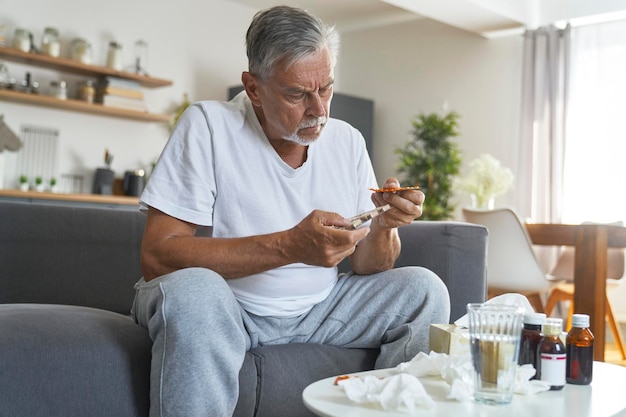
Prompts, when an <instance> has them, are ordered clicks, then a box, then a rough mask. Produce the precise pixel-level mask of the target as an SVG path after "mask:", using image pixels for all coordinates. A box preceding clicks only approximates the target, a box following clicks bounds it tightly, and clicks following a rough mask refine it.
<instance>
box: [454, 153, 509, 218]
mask: <svg viewBox="0 0 626 417" xmlns="http://www.w3.org/2000/svg"><path fill="white" fill-rule="evenodd" d="M469 168H470V172H469V174H468V175H467V176H465V177H460V178H459V179H458V180H457V181H456V184H455V185H456V188H457V189H459V190H461V191H465V192H467V193H469V194H473V195H474V196H475V197H476V201H477V203H478V205H479V207H480V206H482V205H483V204H484V203H485V202H486V201H488V200H489V199H490V198H492V197H495V196H498V195H500V194H503V193H505V192H507V191H508V190H509V189H510V188H511V186H512V185H513V179H514V176H513V172H512V171H511V170H510V169H509V168H506V167H503V166H502V165H501V164H500V161H498V160H497V159H496V158H494V157H493V156H491V155H489V154H482V155H480V156H479V157H478V158H476V159H474V160H472V161H471V162H470V163H469Z"/></svg>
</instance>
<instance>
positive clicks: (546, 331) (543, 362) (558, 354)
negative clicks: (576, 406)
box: [537, 318, 567, 391]
mask: <svg viewBox="0 0 626 417" xmlns="http://www.w3.org/2000/svg"><path fill="white" fill-rule="evenodd" d="M562 328H563V320H562V319H558V318H547V319H546V321H545V322H544V324H543V326H542V332H543V336H542V338H541V342H539V347H538V348H537V355H538V356H539V359H538V360H537V364H538V367H537V379H539V380H541V381H546V382H547V383H549V384H550V390H552V391H558V390H562V389H563V387H564V386H565V367H566V357H567V355H566V352H565V346H564V345H563V342H562V341H561V338H560V337H559V336H560V334H561V330H562Z"/></svg>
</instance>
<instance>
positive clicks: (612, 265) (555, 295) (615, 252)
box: [546, 222, 626, 360]
mask: <svg viewBox="0 0 626 417" xmlns="http://www.w3.org/2000/svg"><path fill="white" fill-rule="evenodd" d="M585 223H589V222H585ZM583 224H584V223H583ZM609 225H611V226H624V223H623V222H615V223H609ZM574 253H575V252H574V248H571V247H567V246H566V247H564V248H563V249H562V252H561V254H560V255H559V258H558V260H557V263H556V265H555V266H554V268H553V269H552V271H551V272H550V275H551V276H552V277H553V278H554V279H559V280H563V281H564V282H563V283H562V284H560V285H558V286H557V287H556V288H554V289H553V290H552V294H551V296H550V298H549V300H548V302H547V303H546V314H548V315H550V313H551V312H552V310H553V309H554V307H556V306H557V304H558V303H560V302H562V301H567V302H569V308H568V313H567V321H566V325H565V329H566V330H569V329H570V328H571V325H572V314H574ZM625 258H626V252H625V251H624V249H618V248H609V250H608V252H607V274H606V277H607V279H606V293H607V294H606V296H605V306H606V321H607V323H608V325H609V328H610V329H611V333H612V334H613V339H615V344H616V345H617V348H618V349H619V351H620V353H621V355H622V359H624V360H626V347H625V346H624V336H623V334H622V329H621V327H620V324H619V322H618V321H617V320H616V319H615V312H614V309H613V306H612V303H611V300H610V298H609V296H608V294H609V292H610V291H611V290H612V289H614V288H615V287H616V286H617V285H620V284H621V283H623V282H624V281H625V280H624V276H625V275H626V274H625V273H624V270H625V268H624V264H625V261H624V259H625Z"/></svg>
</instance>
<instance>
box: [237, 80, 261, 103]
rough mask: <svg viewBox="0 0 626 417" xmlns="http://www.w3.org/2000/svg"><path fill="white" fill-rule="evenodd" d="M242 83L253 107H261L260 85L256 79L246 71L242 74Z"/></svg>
mask: <svg viewBox="0 0 626 417" xmlns="http://www.w3.org/2000/svg"><path fill="white" fill-rule="evenodd" d="M241 83H242V84H243V87H244V88H245V89H246V93H247V94H248V98H249V99H250V101H251V102H252V105H254V106H257V107H258V106H260V105H261V100H260V99H259V90H258V89H259V84H258V82H257V79H256V77H255V76H254V75H252V74H251V73H249V72H248V71H244V72H242V73H241Z"/></svg>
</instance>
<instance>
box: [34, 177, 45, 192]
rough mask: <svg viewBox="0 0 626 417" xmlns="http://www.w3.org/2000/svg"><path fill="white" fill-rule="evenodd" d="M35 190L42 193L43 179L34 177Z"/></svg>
mask: <svg viewBox="0 0 626 417" xmlns="http://www.w3.org/2000/svg"><path fill="white" fill-rule="evenodd" d="M35 190H36V191H38V192H43V190H44V187H43V178H41V177H35Z"/></svg>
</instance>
